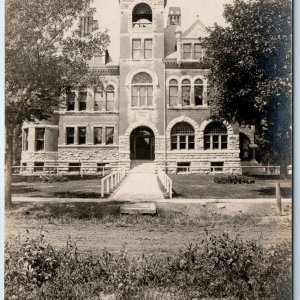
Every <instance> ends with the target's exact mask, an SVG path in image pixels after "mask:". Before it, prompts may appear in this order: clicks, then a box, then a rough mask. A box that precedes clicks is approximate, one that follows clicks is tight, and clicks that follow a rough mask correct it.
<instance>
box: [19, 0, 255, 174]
mask: <svg viewBox="0 0 300 300" xmlns="http://www.w3.org/2000/svg"><path fill="white" fill-rule="evenodd" d="M166 2H167V1H166V0H165V1H163V0H142V1H140V0H120V21H121V22H120V45H121V47H120V58H119V61H112V60H111V58H110V55H109V52H108V51H106V52H105V53H102V54H99V55H95V56H94V57H93V58H92V60H91V61H90V62H89V64H90V66H91V68H95V69H97V70H98V72H99V77H100V78H101V81H102V84H100V85H99V86H98V87H97V88H96V89H93V90H91V89H88V88H84V87H83V88H82V89H81V90H72V89H70V90H69V91H68V92H67V93H66V94H65V95H64V99H65V104H64V106H63V107H61V108H60V109H59V110H58V111H55V112H54V114H53V117H52V119H51V120H48V121H41V122H37V123H30V124H28V123H26V124H24V125H23V141H22V147H23V149H22V159H21V160H22V166H23V167H27V169H28V167H30V168H32V167H34V168H33V169H32V170H34V171H43V170H46V169H47V167H51V166H57V165H58V166H59V168H60V171H61V172H73V171H76V170H78V168H79V167H81V168H86V170H87V172H89V173H96V172H97V171H99V169H100V168H101V167H102V166H108V167H113V168H118V167H125V168H126V169H127V170H129V169H130V167H131V165H132V162H134V161H136V160H149V161H151V160H152V161H153V162H154V163H155V164H156V165H157V166H161V167H163V168H165V169H166V170H167V172H179V171H181V170H189V171H190V172H192V173H193V172H194V173H210V172H212V171H219V172H226V173H236V172H239V171H240V169H239V167H240V166H241V165H247V164H248V165H249V164H250V163H253V162H256V160H255V149H256V145H255V142H254V132H253V129H252V128H249V127H246V126H245V127H242V128H241V127H239V126H238V125H236V124H228V123H226V122H224V123H222V122H213V121H211V120H209V119H208V116H209V110H210V106H209V102H208V98H207V95H208V89H209V88H211V87H210V83H209V80H208V75H209V72H210V70H209V69H208V67H207V64H206V51H205V49H203V48H202V47H201V44H200V40H201V38H204V37H206V36H207V34H208V31H207V29H206V27H205V26H204V25H203V24H202V22H201V21H200V20H199V19H197V18H195V20H191V24H189V25H190V27H188V29H187V30H185V31H182V29H181V9H180V7H169V9H168V10H167V9H166V8H165V7H166V4H167V3H166ZM165 14H167V19H168V20H167V25H166V26H164V19H165ZM86 18H88V17H86ZM81 24H82V26H83V27H82V29H83V31H84V26H85V25H84V24H87V22H86V20H85V17H84V16H82V17H81ZM86 29H87V30H89V28H86ZM112 47H113V45H112Z"/></svg>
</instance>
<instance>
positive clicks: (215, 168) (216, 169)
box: [210, 161, 224, 173]
mask: <svg viewBox="0 0 300 300" xmlns="http://www.w3.org/2000/svg"><path fill="white" fill-rule="evenodd" d="M210 167H211V168H210V171H211V172H213V173H223V167H224V162H219V161H218V162H211V163H210Z"/></svg>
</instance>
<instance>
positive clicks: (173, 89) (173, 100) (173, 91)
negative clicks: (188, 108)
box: [169, 86, 178, 106]
mask: <svg viewBox="0 0 300 300" xmlns="http://www.w3.org/2000/svg"><path fill="white" fill-rule="evenodd" d="M169 96H170V106H176V105H178V87H177V86H170V88H169Z"/></svg>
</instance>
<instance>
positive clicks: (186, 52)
mask: <svg viewBox="0 0 300 300" xmlns="http://www.w3.org/2000/svg"><path fill="white" fill-rule="evenodd" d="M191 58H192V44H183V59H191Z"/></svg>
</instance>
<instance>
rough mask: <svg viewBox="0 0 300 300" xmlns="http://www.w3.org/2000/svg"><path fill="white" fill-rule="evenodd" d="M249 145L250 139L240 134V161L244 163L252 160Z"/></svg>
mask: <svg viewBox="0 0 300 300" xmlns="http://www.w3.org/2000/svg"><path fill="white" fill-rule="evenodd" d="M249 144H250V140H249V138H248V137H247V136H246V135H245V134H244V133H241V132H240V159H241V160H242V161H245V160H250V151H249Z"/></svg>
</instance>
